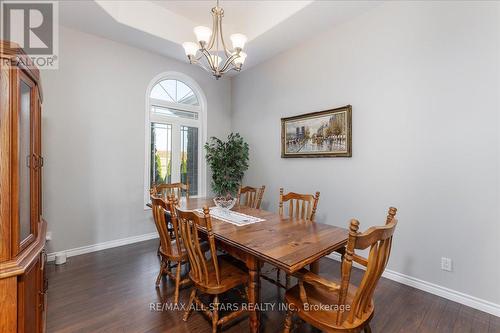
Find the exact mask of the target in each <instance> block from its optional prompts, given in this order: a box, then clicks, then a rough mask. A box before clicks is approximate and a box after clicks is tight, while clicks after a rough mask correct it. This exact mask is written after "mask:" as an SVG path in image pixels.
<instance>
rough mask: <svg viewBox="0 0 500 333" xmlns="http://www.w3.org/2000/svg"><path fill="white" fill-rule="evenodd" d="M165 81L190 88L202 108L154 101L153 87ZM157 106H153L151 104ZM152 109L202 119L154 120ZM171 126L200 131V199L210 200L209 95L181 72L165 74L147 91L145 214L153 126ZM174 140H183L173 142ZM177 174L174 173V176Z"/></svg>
mask: <svg viewBox="0 0 500 333" xmlns="http://www.w3.org/2000/svg"><path fill="white" fill-rule="evenodd" d="M163 80H178V81H181V82H183V83H184V84H186V85H187V86H188V87H189V88H191V89H192V90H193V92H194V94H195V95H196V97H197V98H198V103H199V104H200V105H199V106H195V105H188V104H186V105H182V107H180V105H179V104H176V103H171V102H167V101H161V100H157V99H150V97H149V96H150V95H151V90H152V89H153V87H154V86H155V85H156V84H157V83H158V82H160V81H163ZM151 100H152V101H151ZM151 102H153V103H151ZM151 105H158V106H165V107H173V106H175V107H174V108H175V109H179V110H185V111H196V112H198V113H199V116H198V119H197V120H194V119H186V118H179V119H175V118H173V117H168V116H164V115H160V114H157V115H154V116H153V117H151ZM162 121H163V122H168V123H170V124H172V125H174V126H181V125H185V126H195V127H198V131H199V132H198V145H199V151H200V154H199V156H198V167H199V175H198V177H199V179H198V195H197V196H200V197H203V196H206V193H207V192H206V191H207V181H206V180H207V163H206V159H205V150H204V149H203V145H204V143H205V142H207V99H206V97H205V94H204V93H203V90H202V89H201V87H200V86H199V85H198V83H197V82H196V81H195V80H193V79H192V78H191V77H189V76H187V75H186V74H183V73H179V72H172V71H168V72H163V73H160V74H158V75H156V76H155V77H154V78H153V79H152V80H151V82H150V83H149V85H148V87H147V89H146V98H145V121H144V130H145V131H144V139H145V140H144V142H145V144H144V148H145V149H144V161H145V163H144V165H145V168H144V210H148V209H151V208H149V207H148V206H147V204H148V203H149V186H150V185H149V184H150V179H149V177H150V170H149V169H150V167H151V161H150V157H151V156H150V153H151V152H150V151H149V150H150V149H151V122H162ZM172 140H180V137H179V138H173V137H172ZM173 172H174V170H173V169H172V174H173Z"/></svg>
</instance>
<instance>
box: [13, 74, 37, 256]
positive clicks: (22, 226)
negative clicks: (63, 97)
mask: <svg viewBox="0 0 500 333" xmlns="http://www.w3.org/2000/svg"><path fill="white" fill-rule="evenodd" d="M19 73H20V75H19V90H18V93H19V100H18V103H19V104H18V112H17V157H18V161H17V162H18V163H17V164H18V173H17V184H18V193H17V196H18V197H17V199H18V200H17V202H18V212H17V213H18V228H19V229H18V242H19V243H18V244H19V251H22V250H23V249H24V248H25V247H26V246H27V245H28V244H29V243H31V241H33V240H34V238H35V234H36V231H35V228H36V218H35V214H36V212H35V210H37V207H36V195H37V194H38V189H37V186H36V182H35V181H34V177H35V174H34V169H35V163H37V162H38V161H37V159H35V158H34V127H35V126H34V115H35V107H36V105H37V102H36V101H35V89H34V88H35V85H34V83H33V81H31V80H30V79H29V78H28V77H27V76H26V75H24V74H23V73H22V72H19Z"/></svg>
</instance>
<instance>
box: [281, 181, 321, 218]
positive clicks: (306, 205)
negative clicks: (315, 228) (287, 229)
mask: <svg viewBox="0 0 500 333" xmlns="http://www.w3.org/2000/svg"><path fill="white" fill-rule="evenodd" d="M318 201H319V192H316V194H315V195H312V194H298V193H294V192H290V193H287V194H283V188H280V207H279V213H280V215H282V216H285V213H284V211H285V209H284V208H285V207H284V206H285V205H284V204H285V203H286V202H289V204H288V216H290V218H297V219H304V220H309V221H314V218H315V217H316V209H317V208H318Z"/></svg>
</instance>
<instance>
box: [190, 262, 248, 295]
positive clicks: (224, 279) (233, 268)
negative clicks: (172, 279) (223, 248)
mask: <svg viewBox="0 0 500 333" xmlns="http://www.w3.org/2000/svg"><path fill="white" fill-rule="evenodd" d="M233 260H234V259H231V258H229V257H227V256H224V255H223V256H218V262H219V272H220V278H221V281H220V285H217V279H216V276H215V269H214V265H213V262H212V261H211V260H210V261H207V262H206V264H207V270H208V281H209V283H208V284H203V285H201V284H199V283H198V282H197V279H195V278H194V276H193V270H191V271H190V272H189V277H190V278H191V280H192V281H193V283H194V284H195V286H196V288H198V289H199V290H200V291H202V292H203V293H206V294H212V295H216V294H221V293H224V292H226V291H228V290H230V289H232V288H234V287H237V286H239V285H242V284H246V283H247V282H248V272H247V271H245V270H244V269H243V268H242V267H238V266H240V265H239V264H238V263H237V262H233Z"/></svg>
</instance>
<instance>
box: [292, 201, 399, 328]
mask: <svg viewBox="0 0 500 333" xmlns="http://www.w3.org/2000/svg"><path fill="white" fill-rule="evenodd" d="M396 211H397V210H396V208H393V207H391V208H390V209H389V213H388V215H387V219H386V224H385V225H384V226H380V227H371V228H369V229H368V230H366V231H365V232H363V233H360V232H358V228H359V222H358V221H357V220H354V219H353V220H351V223H350V226H349V239H348V241H347V246H346V251H345V255H344V256H343V258H342V265H341V275H342V277H341V280H340V281H331V280H327V279H324V278H322V277H320V276H319V275H317V274H314V273H312V272H309V271H308V270H306V269H302V270H300V271H298V272H297V273H296V274H294V276H296V277H297V278H298V280H299V283H298V285H296V286H295V287H293V288H291V289H289V290H287V291H286V293H285V301H286V303H287V305H288V307H287V308H288V311H287V314H286V317H285V328H284V331H283V332H285V333H288V332H290V328H291V323H292V316H293V315H294V314H295V313H296V314H297V315H298V316H299V317H300V318H301V319H302V320H304V321H306V322H308V323H309V324H311V325H312V326H314V327H316V328H318V329H320V330H322V331H325V332H361V330H364V332H367V333H369V332H371V329H370V320H371V319H372V317H373V311H374V303H373V293H374V291H375V287H376V286H377V283H378V281H379V279H380V277H381V276H382V273H383V272H384V269H385V266H386V265H387V262H388V260H389V255H390V253H391V244H392V236H393V234H394V230H395V229H396V225H397V219H395V216H396ZM368 247H369V248H370V252H369V255H368V259H366V258H363V257H361V256H360V255H358V254H356V253H355V252H354V251H355V250H364V249H367V248H368ZM353 261H354V262H356V263H358V264H360V265H362V266H365V267H366V271H365V273H364V275H363V279H362V280H361V283H360V284H359V286H358V287H356V286H354V285H352V284H350V277H351V269H352V262H353ZM320 304H323V305H324V304H328V305H330V306H331V309H324V308H323V309H322V310H315V306H316V309H317V306H318V305H320Z"/></svg>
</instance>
